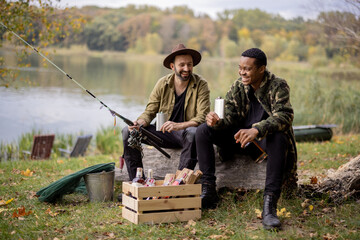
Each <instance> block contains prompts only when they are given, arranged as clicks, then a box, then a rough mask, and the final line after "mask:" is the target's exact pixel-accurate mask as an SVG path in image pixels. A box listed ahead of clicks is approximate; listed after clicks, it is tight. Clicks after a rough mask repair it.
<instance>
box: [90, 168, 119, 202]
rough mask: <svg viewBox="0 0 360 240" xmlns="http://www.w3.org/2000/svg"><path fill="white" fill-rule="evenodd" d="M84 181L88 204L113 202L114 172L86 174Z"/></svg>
mask: <svg viewBox="0 0 360 240" xmlns="http://www.w3.org/2000/svg"><path fill="white" fill-rule="evenodd" d="M84 179H85V184H86V190H87V192H88V196H89V199H90V202H105V201H112V200H113V196H114V179H115V171H111V172H105V171H103V172H100V173H90V174H86V175H85V176H84Z"/></svg>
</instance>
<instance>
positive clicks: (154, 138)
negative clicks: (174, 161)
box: [0, 22, 171, 158]
mask: <svg viewBox="0 0 360 240" xmlns="http://www.w3.org/2000/svg"><path fill="white" fill-rule="evenodd" d="M0 24H1V25H2V26H3V27H4V28H5V29H6V30H8V31H9V32H11V33H12V34H14V35H15V36H16V37H17V38H19V39H20V40H21V41H22V42H24V43H25V44H26V45H27V46H29V47H30V48H31V49H33V50H34V51H35V52H36V53H37V54H39V55H40V56H41V57H43V58H44V59H45V60H46V61H47V62H49V63H50V64H51V65H53V66H54V67H55V68H56V69H57V70H59V71H60V72H62V73H63V74H64V75H65V76H66V77H68V78H69V79H70V80H72V81H73V82H74V83H75V84H76V85H78V86H79V87H80V88H81V89H82V90H84V91H85V92H87V93H88V94H89V95H90V96H92V97H93V98H95V99H96V100H98V101H99V102H100V104H101V105H102V106H104V107H105V108H107V109H108V110H109V111H110V113H111V115H112V116H113V117H115V116H116V117H118V118H120V119H121V120H123V121H124V122H125V123H126V124H127V125H129V126H134V123H133V122H132V121H130V120H129V119H127V118H126V117H124V116H122V115H120V114H119V113H117V112H115V111H114V110H112V109H111V108H110V107H108V106H107V105H106V104H105V103H103V102H102V101H101V100H100V99H99V98H97V97H96V96H95V95H94V94H92V93H91V92H90V91H89V90H87V89H86V88H85V87H83V86H82V85H81V84H80V83H78V82H77V81H75V79H74V78H72V77H71V76H70V75H69V74H67V73H66V72H65V71H64V70H62V69H61V68H60V67H58V66H57V65H56V64H55V63H53V62H52V61H51V60H50V59H48V58H47V57H46V56H44V54H42V53H41V52H40V51H38V50H37V49H36V48H35V47H33V46H32V45H30V43H28V42H27V41H25V40H24V39H23V38H22V37H20V36H19V35H17V34H16V33H15V32H14V31H13V30H11V29H10V28H8V27H7V26H5V25H4V24H3V23H2V22H0ZM139 131H140V132H141V133H142V134H143V135H145V137H144V139H145V140H146V141H147V142H148V143H150V144H151V145H153V146H154V147H155V148H156V149H157V150H159V151H160V152H161V153H162V154H163V155H164V156H165V157H167V158H171V157H170V155H169V154H168V153H167V152H165V151H164V150H163V149H162V148H160V147H159V146H158V145H157V144H156V142H163V140H162V139H161V138H159V137H158V136H156V135H154V134H153V133H151V132H150V131H148V130H146V129H145V128H144V127H142V126H141V125H140V127H139Z"/></svg>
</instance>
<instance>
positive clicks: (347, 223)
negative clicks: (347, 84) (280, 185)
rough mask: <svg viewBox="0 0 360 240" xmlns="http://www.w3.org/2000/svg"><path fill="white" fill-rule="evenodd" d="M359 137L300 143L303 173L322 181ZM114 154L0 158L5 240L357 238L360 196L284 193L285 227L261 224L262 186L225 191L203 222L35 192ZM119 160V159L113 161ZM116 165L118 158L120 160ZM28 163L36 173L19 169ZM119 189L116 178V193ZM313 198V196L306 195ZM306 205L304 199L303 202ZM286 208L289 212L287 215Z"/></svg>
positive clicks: (303, 177) (353, 150)
mask: <svg viewBox="0 0 360 240" xmlns="http://www.w3.org/2000/svg"><path fill="white" fill-rule="evenodd" d="M358 146H360V135H349V136H335V137H334V138H333V140H332V141H330V142H324V143H299V144H298V151H299V164H298V166H299V178H300V182H302V183H309V181H310V180H309V178H310V177H312V176H316V177H318V178H319V179H321V177H322V176H325V175H326V171H327V170H328V169H330V168H335V169H336V168H337V167H339V166H340V165H341V164H343V163H345V162H347V161H348V160H349V159H351V158H352V157H354V156H357V155H358V154H360V152H359V149H358ZM113 161H115V160H114V157H112V156H104V155H101V156H88V157H86V158H76V159H64V158H58V159H52V160H48V161H17V162H5V163H0V198H1V199H0V200H5V201H6V200H9V199H11V198H14V200H13V201H12V202H10V203H9V204H7V205H5V206H0V235H1V236H2V239H38V238H42V239H54V238H58V239H62V238H64V239H111V238H117V239H121V238H125V239H127V238H128V239H144V238H152V239H186V238H187V239H226V238H228V239H311V238H312V239H359V237H360V236H359V233H358V232H359V230H360V208H359V206H358V205H359V202H356V201H355V200H349V201H348V202H346V203H344V204H343V205H341V206H334V205H332V204H330V203H327V202H326V199H311V200H309V202H308V203H307V204H306V206H304V207H302V206H301V205H302V203H304V201H305V198H303V197H298V198H296V199H293V200H284V199H280V202H279V209H281V208H285V209H286V210H285V212H284V214H283V215H282V216H280V218H281V220H282V222H283V226H284V227H283V230H282V231H280V232H278V233H276V232H268V231H264V230H263V229H262V225H261V220H260V219H258V218H257V214H256V209H259V210H261V199H262V192H261V191H249V192H246V193H244V192H224V193H223V194H222V202H221V205H220V207H219V208H218V209H216V210H209V211H204V212H203V214H202V218H201V220H200V221H196V222H183V223H172V224H158V225H134V224H131V223H129V222H128V221H127V220H125V219H122V217H121V206H120V204H119V203H117V202H116V201H114V202H106V203H89V202H88V201H87V197H86V196H84V195H80V194H72V195H67V196H65V197H64V199H63V201H62V202H60V203H58V204H55V205H52V204H47V203H41V202H39V201H38V200H37V198H36V197H35V193H36V191H38V190H39V189H40V188H42V187H44V186H47V185H48V184H49V183H51V182H53V181H55V180H57V179H59V178H61V177H63V176H66V175H68V174H70V173H72V172H75V171H78V170H80V169H83V168H85V167H88V166H91V165H94V164H97V163H105V162H113ZM116 161H117V160H116ZM116 164H118V163H117V162H116ZM26 169H30V170H31V171H33V175H32V176H24V175H22V174H21V171H25V170H26ZM118 193H120V183H116V189H115V196H117V195H118ZM306 201H308V200H306ZM303 205H304V204H303ZM22 206H24V207H25V211H26V212H28V211H30V210H31V213H30V214H29V215H28V216H24V217H20V218H13V217H12V215H13V212H14V211H16V210H17V209H18V208H20V207H22ZM286 213H287V214H288V215H290V216H291V217H290V218H288V217H286V216H285V215H286Z"/></svg>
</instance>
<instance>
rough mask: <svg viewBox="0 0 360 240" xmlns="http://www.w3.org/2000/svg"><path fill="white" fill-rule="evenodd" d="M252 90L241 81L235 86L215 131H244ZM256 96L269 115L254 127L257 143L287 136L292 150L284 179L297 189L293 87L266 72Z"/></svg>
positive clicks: (235, 83) (226, 100)
mask: <svg viewBox="0 0 360 240" xmlns="http://www.w3.org/2000/svg"><path fill="white" fill-rule="evenodd" d="M249 89H250V86H248V85H244V84H243V83H242V81H241V78H239V79H238V80H236V81H235V82H234V83H233V84H232V86H231V88H230V90H229V91H228V92H227V94H226V98H225V109H224V119H222V120H220V121H219V122H218V123H217V125H215V126H214V128H217V129H221V128H226V127H227V126H234V125H235V126H239V129H240V128H241V121H242V120H243V119H244V118H245V117H246V115H247V114H248V111H249V109H250V100H249V97H248V93H249ZM255 97H256V98H257V100H258V101H259V103H260V104H261V106H262V107H263V108H264V110H265V111H266V112H267V114H268V115H269V117H268V118H267V119H265V120H262V121H260V122H257V123H254V124H253V125H252V127H255V128H257V129H258V130H259V134H258V135H257V140H261V139H263V138H265V137H266V136H267V135H268V134H271V133H273V132H278V131H281V132H284V133H285V134H286V136H287V138H288V141H289V143H290V144H289V146H290V148H289V150H288V153H287V162H286V176H285V178H287V179H288V180H290V182H291V183H290V185H292V187H294V183H296V181H297V174H296V169H297V166H296V164H297V152H296V144H295V136H294V131H293V129H292V121H293V119H294V111H293V108H292V106H291V104H290V88H289V86H288V84H287V82H286V81H285V80H284V79H281V78H278V77H276V76H275V75H274V74H271V73H270V72H269V71H268V70H266V71H265V75H264V79H263V81H262V82H261V84H260V87H259V89H257V90H256V91H255Z"/></svg>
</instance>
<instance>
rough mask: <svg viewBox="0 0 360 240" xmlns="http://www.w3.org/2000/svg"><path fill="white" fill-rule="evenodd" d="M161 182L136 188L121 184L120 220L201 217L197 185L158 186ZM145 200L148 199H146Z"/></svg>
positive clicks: (165, 220)
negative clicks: (121, 207)
mask: <svg viewBox="0 0 360 240" xmlns="http://www.w3.org/2000/svg"><path fill="white" fill-rule="evenodd" d="M162 183H163V182H162V181H156V186H154V187H137V186H132V185H131V183H130V182H123V185H122V189H123V198H122V204H123V206H124V207H123V209H122V216H123V218H125V219H127V220H129V221H130V222H132V223H135V224H139V223H166V222H177V221H188V220H190V219H200V218H201V198H200V194H201V184H187V185H179V186H162ZM148 197H150V198H152V199H149V200H146V199H147V198H148ZM154 197H156V198H154ZM166 197H168V198H166Z"/></svg>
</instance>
